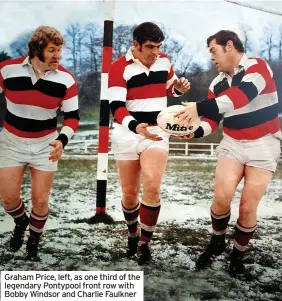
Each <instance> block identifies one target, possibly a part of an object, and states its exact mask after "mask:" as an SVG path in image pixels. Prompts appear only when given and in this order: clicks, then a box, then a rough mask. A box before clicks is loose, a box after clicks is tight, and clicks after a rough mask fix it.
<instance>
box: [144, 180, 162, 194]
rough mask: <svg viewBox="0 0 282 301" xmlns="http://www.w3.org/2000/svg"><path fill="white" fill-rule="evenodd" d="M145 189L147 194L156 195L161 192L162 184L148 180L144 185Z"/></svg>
mask: <svg viewBox="0 0 282 301" xmlns="http://www.w3.org/2000/svg"><path fill="white" fill-rule="evenodd" d="M143 190H144V192H146V193H147V194H150V195H154V196H156V195H159V193H160V185H159V183H154V182H148V183H147V184H146V185H143Z"/></svg>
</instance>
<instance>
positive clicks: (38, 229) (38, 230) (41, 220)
mask: <svg viewBox="0 0 282 301" xmlns="http://www.w3.org/2000/svg"><path fill="white" fill-rule="evenodd" d="M48 215H49V212H47V213H46V214H45V215H42V216H40V215H38V214H36V213H35V212H34V211H33V210H32V211H31V213H30V219H29V233H30V237H32V238H33V239H35V240H39V238H40V236H41V234H42V232H43V228H44V226H45V224H46V221H47V218H48Z"/></svg>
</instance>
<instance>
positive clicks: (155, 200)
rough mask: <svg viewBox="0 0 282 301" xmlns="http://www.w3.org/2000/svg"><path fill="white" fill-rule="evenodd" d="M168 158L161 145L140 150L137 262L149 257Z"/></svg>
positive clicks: (145, 260) (142, 262)
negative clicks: (140, 196)
mask: <svg viewBox="0 0 282 301" xmlns="http://www.w3.org/2000/svg"><path fill="white" fill-rule="evenodd" d="M167 160H168V151H167V150H166V149H164V148H161V147H151V148H148V149H146V150H145V151H144V152H142V154H141V156H140V164H141V170H142V179H143V199H142V202H141V206H140V228H141V236H140V241H139V246H140V247H139V249H140V250H139V251H140V252H139V258H138V263H139V264H144V263H146V262H148V261H149V260H150V259H151V253H150V249H149V246H148V244H149V242H150V240H151V238H152V235H153V232H154V230H155V227H156V224H157V220H158V216H159V212H160V207H161V204H160V185H161V181H162V177H163V174H164V172H165V169H166V166H167Z"/></svg>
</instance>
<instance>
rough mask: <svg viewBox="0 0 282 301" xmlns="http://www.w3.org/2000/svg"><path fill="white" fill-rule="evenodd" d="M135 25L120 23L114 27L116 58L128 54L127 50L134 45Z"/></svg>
mask: <svg viewBox="0 0 282 301" xmlns="http://www.w3.org/2000/svg"><path fill="white" fill-rule="evenodd" d="M133 28H134V25H118V26H117V27H115V28H114V33H113V48H114V59H116V58H118V57H120V56H122V55H124V54H126V52H127V50H128V49H129V48H130V46H132V43H133V38H132V31H133Z"/></svg>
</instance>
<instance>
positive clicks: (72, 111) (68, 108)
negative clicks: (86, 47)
mask: <svg viewBox="0 0 282 301" xmlns="http://www.w3.org/2000/svg"><path fill="white" fill-rule="evenodd" d="M77 90H78V89H77V83H76V81H75V79H74V78H73V80H72V82H71V84H70V86H69V87H67V90H66V94H65V96H64V98H63V101H62V111H63V113H64V121H63V126H62V129H61V132H60V135H59V137H64V136H62V135H65V136H66V137H67V140H64V141H62V140H61V139H59V140H61V141H62V142H63V144H64V145H65V144H66V143H67V142H68V141H69V140H70V139H71V137H72V136H73V134H74V132H75V131H76V130H77V129H78V126H79V119H80V118H79V109H78V95H77V94H78V93H77Z"/></svg>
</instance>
